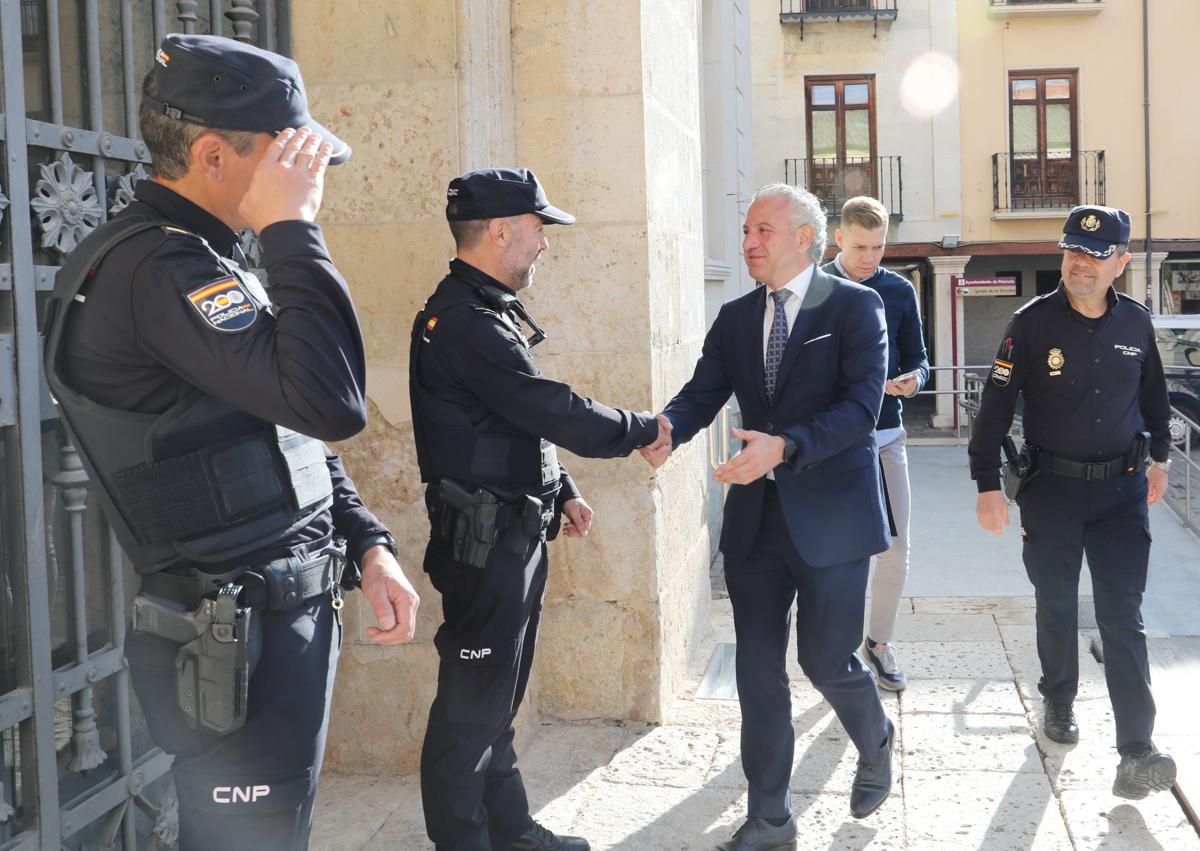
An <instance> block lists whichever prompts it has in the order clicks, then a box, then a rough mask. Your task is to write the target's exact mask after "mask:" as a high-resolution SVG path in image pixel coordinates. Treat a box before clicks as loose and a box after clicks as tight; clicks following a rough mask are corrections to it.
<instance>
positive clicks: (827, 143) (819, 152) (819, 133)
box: [809, 112, 837, 160]
mask: <svg viewBox="0 0 1200 851" xmlns="http://www.w3.org/2000/svg"><path fill="white" fill-rule="evenodd" d="M809 156H810V157H812V158H813V159H831V160H832V159H836V158H837V113H836V112H814V113H813V114H812V150H811V151H809Z"/></svg>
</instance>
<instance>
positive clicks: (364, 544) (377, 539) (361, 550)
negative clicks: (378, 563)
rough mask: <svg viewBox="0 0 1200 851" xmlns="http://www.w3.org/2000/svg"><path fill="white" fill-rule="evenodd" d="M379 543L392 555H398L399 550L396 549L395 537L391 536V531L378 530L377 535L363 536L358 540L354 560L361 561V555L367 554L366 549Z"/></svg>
mask: <svg viewBox="0 0 1200 851" xmlns="http://www.w3.org/2000/svg"><path fill="white" fill-rule="evenodd" d="M380 544H383V545H384V546H385V547H387V548H388V549H389V550H391V551H392V555H394V556H399V555H400V553H399V551H398V550H397V549H396V539H395V538H393V537H392V533H391V532H380V533H379V534H378V535H371V536H370V537H369V538H364V539H363V540H362V541H360V542H359V544H358V559H356V561H361V560H362V557H363V556H364V555H366V554H367V551H368V550H369V549H371V547H377V546H379V545H380Z"/></svg>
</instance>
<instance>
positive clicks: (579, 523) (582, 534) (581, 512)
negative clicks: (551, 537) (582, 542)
mask: <svg viewBox="0 0 1200 851" xmlns="http://www.w3.org/2000/svg"><path fill="white" fill-rule="evenodd" d="M562 513H563V523H562V533H563V534H564V535H566V536H567V537H568V538H586V537H587V533H588V530H589V529H591V528H592V507H591V506H590V505H588V504H587V503H586V502H585V501H584V499H583V497H581V496H577V497H575V498H574V499H568V500H567V501H566V502H564V503H563V508H562Z"/></svg>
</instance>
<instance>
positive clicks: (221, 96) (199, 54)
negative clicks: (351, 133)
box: [142, 33, 350, 165]
mask: <svg viewBox="0 0 1200 851" xmlns="http://www.w3.org/2000/svg"><path fill="white" fill-rule="evenodd" d="M151 73H152V74H153V75H154V82H155V85H156V86H157V89H158V98H152V97H150V96H148V95H142V105H143V106H146V107H149V108H150V109H153V110H155V111H156V112H161V113H162V114H164V115H166V116H168V117H170V118H174V119H176V120H179V121H189V122H191V123H193V124H199V125H201V126H203V127H211V128H213V129H214V130H240V131H245V132H249V133H271V134H275V133H278V132H279V131H280V130H286V129H287V128H288V127H295V128H300V127H310V128H312V129H313V130H314V131H315V132H317V133H319V134H320V135H321V136H323V137H324V138H325V140H326V141H327V142H329V143H330V144H332V145H333V156H332V157H331V158H330V160H329V162H330V164H332V165H338V164H340V163H344V162H345V161H346V160H348V159H350V146H349V145H347V144H346V143H345V142H343V141H342V140H341V139H339V138H338V137H337V136H335V135H333V134H332V133H330V132H329V131H328V130H326V129H325V128H324V127H322V126H321V125H320V124H318V123H317V122H316V121H313V118H312V116H311V115H309V112H308V96H307V95H306V94H305V92H304V81H303V80H301V79H300V68H299V66H297V65H296V63H295V62H293V61H292V60H291V59H288V58H287V57H286V56H280V55H279V54H278V53H271V52H270V51H268V50H262V49H260V48H258V47H254V46H253V45H249V44H243V43H242V42H240V41H234V40H233V39H231V38H223V37H221V36H218V35H183V34H181V33H173V34H172V35H169V36H167V37H166V38H164V39H163V40H162V45H161V46H160V47H159V49H158V52H157V53H155V55H154V65H153V70H152V71H151Z"/></svg>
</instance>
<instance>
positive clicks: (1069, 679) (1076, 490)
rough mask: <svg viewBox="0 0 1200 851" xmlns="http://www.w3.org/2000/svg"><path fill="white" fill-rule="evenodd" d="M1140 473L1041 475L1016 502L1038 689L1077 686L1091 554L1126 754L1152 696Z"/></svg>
mask: <svg viewBox="0 0 1200 851" xmlns="http://www.w3.org/2000/svg"><path fill="white" fill-rule="evenodd" d="M1146 487H1147V485H1146V477H1145V476H1144V475H1142V474H1141V473H1138V474H1136V475H1132V476H1128V475H1117V476H1113V477H1112V478H1111V479H1105V480H1103V481H1093V482H1085V481H1083V480H1082V479H1072V478H1067V477H1066V476H1059V475H1055V474H1053V473H1050V472H1046V471H1043V472H1040V473H1038V474H1037V475H1036V476H1034V478H1032V479H1030V480H1029V482H1028V483H1027V484H1026V485H1025V488H1024V490H1022V492H1021V496H1020V498H1019V500H1018V502H1019V504H1020V507H1021V537H1022V538H1023V540H1024V545H1023V558H1024V561H1025V572H1026V574H1027V575H1028V576H1029V581H1030V582H1032V583H1033V586H1034V589H1035V591H1036V599H1037V615H1036V621H1037V648H1038V658H1039V659H1040V661H1041V663H1042V679H1041V682H1040V683H1039V684H1038V688H1039V690H1040V691H1041V693H1042V695H1043V696H1045V698H1046V699H1047V700H1051V701H1054V702H1056V703H1071V702H1072V701H1074V700H1075V695H1076V692H1077V691H1078V689H1079V571H1080V568H1081V566H1082V559H1083V554H1084V553H1085V552H1086V553H1087V561H1088V568H1089V569H1090V570H1091V573H1092V593H1093V595H1094V601H1095V605H1096V625H1097V626H1098V627H1099V628H1100V641H1101V644H1102V647H1103V650H1104V679H1105V681H1106V683H1107V685H1108V696H1109V700H1110V701H1111V702H1112V708H1113V718H1114V719H1115V721H1116V727H1117V749H1118V750H1119V751H1121V753H1122V754H1124V753H1126V752H1127V751H1130V750H1136V749H1138V748H1141V747H1143V746H1145V745H1149V744H1150V735H1151V733H1152V732H1153V730H1154V716H1155V707H1154V697H1153V695H1152V694H1151V693H1150V662H1149V658H1148V656H1147V652H1146V633H1145V630H1144V628H1143V625H1142V611H1141V606H1142V592H1144V591H1145V590H1146V572H1147V568H1148V566H1149V563H1150V519H1149V513H1148V510H1147V507H1146Z"/></svg>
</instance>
